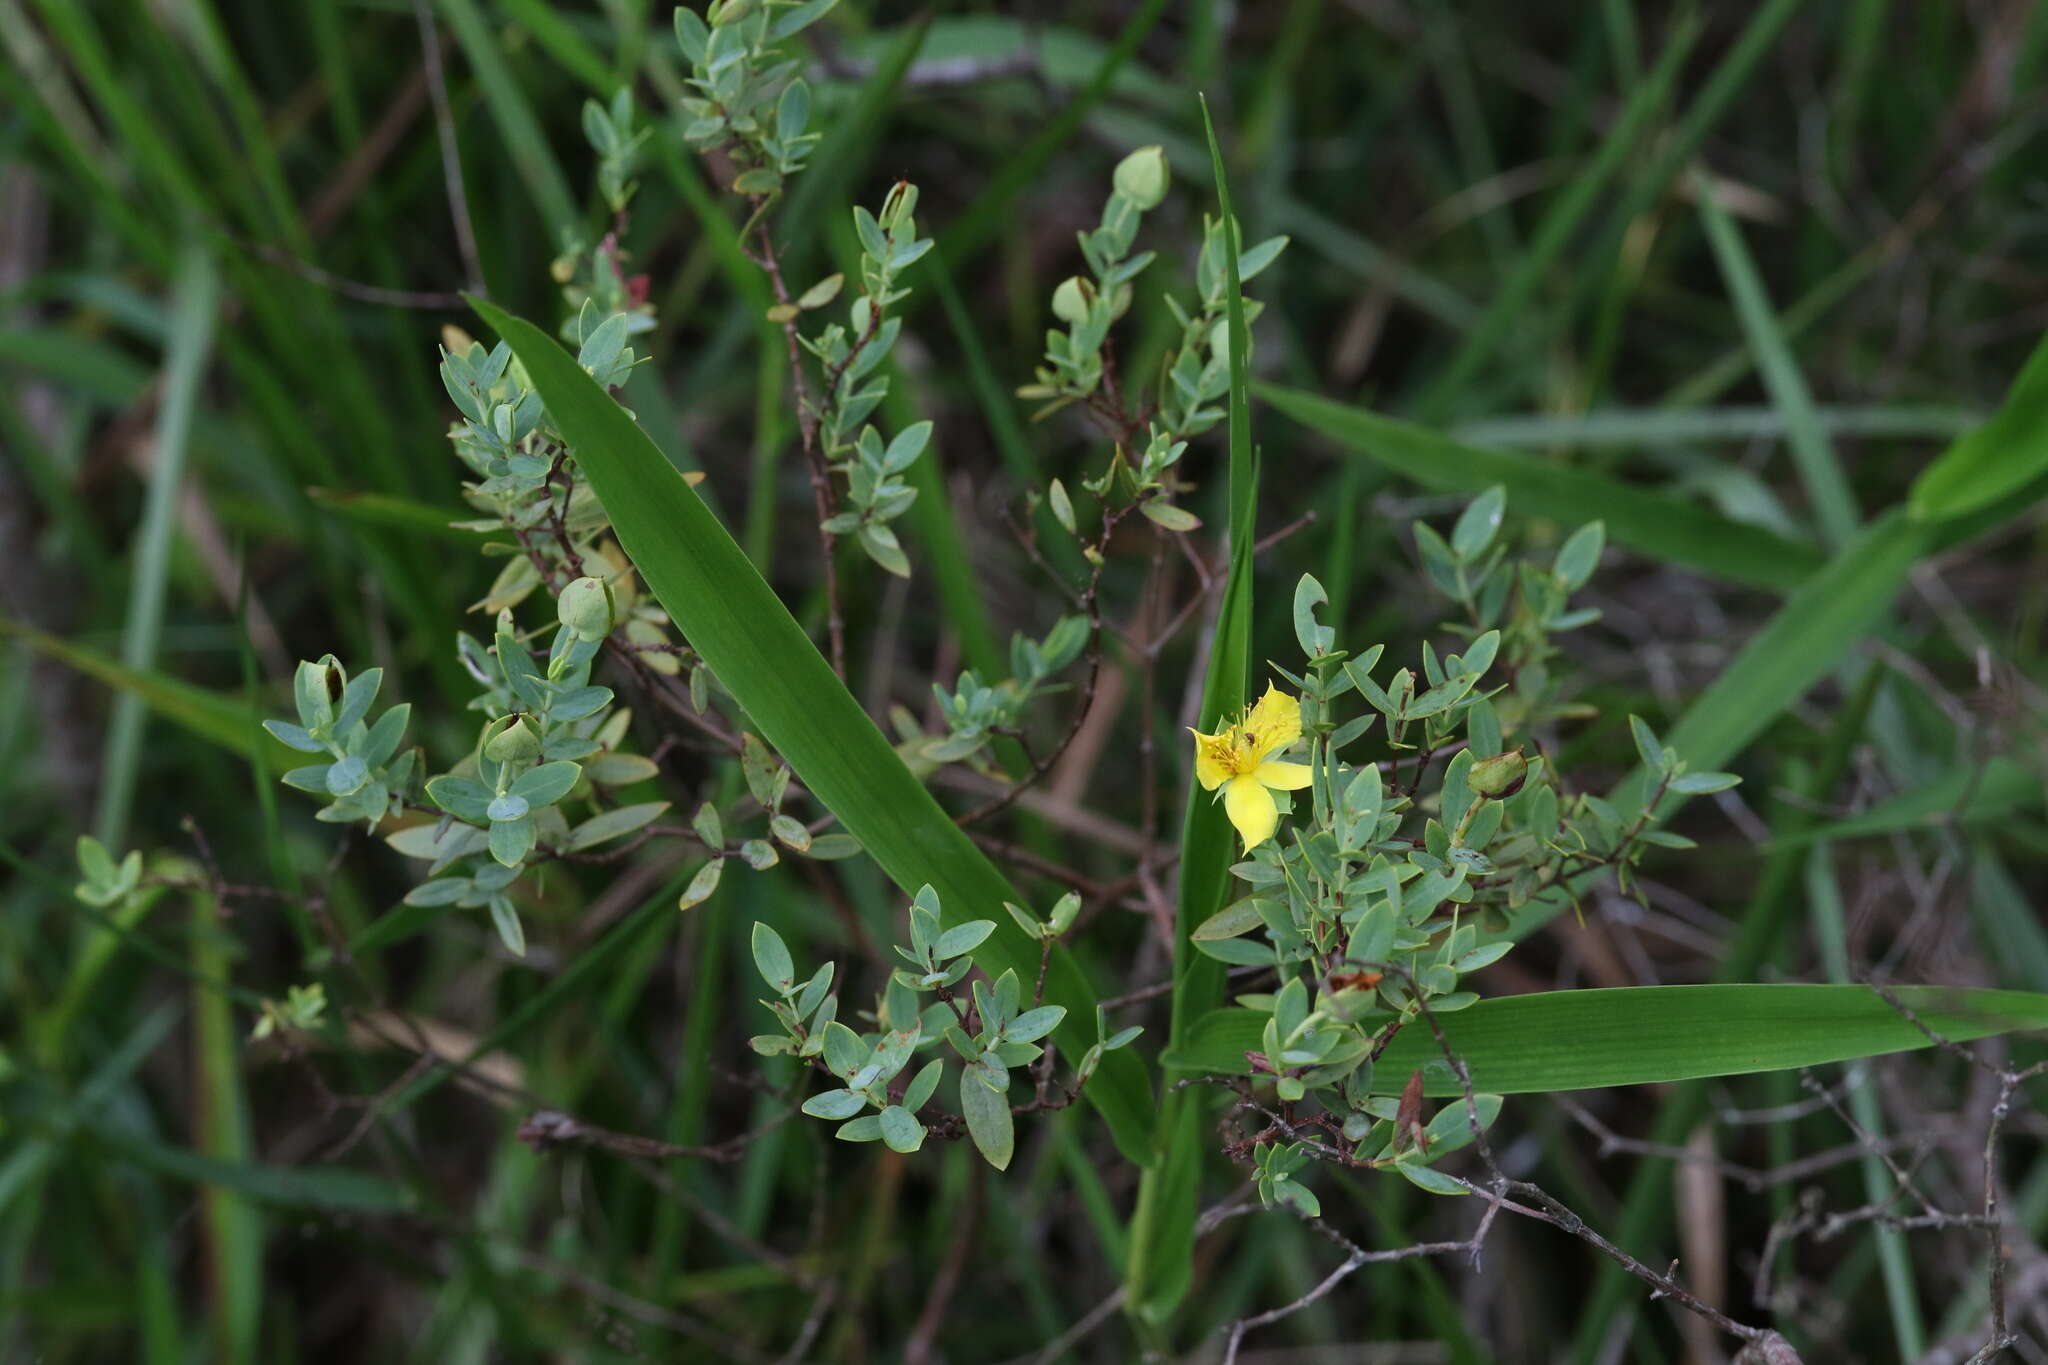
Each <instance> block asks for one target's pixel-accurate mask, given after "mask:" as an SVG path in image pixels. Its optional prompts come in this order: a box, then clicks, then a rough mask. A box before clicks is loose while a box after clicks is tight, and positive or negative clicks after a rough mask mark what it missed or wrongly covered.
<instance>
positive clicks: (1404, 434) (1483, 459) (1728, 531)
mask: <svg viewBox="0 0 2048 1365" xmlns="http://www.w3.org/2000/svg"><path fill="white" fill-rule="evenodd" d="M1256 392H1257V393H1258V395H1259V396H1260V397H1261V398H1264V399H1265V400H1266V401H1267V402H1269V403H1271V404H1272V405H1273V406H1274V407H1276V408H1278V409H1279V410H1280V411H1281V412H1283V413H1285V414H1286V415H1287V416H1289V417H1291V418H1293V419H1294V420H1295V421H1297V422H1300V423H1301V424H1302V425H1303V426H1306V427H1309V428H1310V429H1312V430H1314V431H1317V432H1319V433H1321V434H1322V435H1324V436H1327V437H1329V438H1330V439H1331V440H1333V441H1335V442H1337V443H1338V445H1340V446H1341V447H1343V448H1344V449H1345V450H1347V451H1350V452H1353V453H1355V454H1359V455H1363V456H1366V457H1367V458H1369V459H1371V460H1373V461H1374V462H1376V463H1378V464H1381V465H1384V466H1385V467H1387V468H1389V469H1392V470H1394V471H1395V472H1396V473H1399V474H1402V475H1404V476H1406V477H1408V478H1410V479H1413V480H1414V481H1415V482H1417V483H1420V484H1422V485H1423V486H1425V487H1428V488H1437V489H1443V490H1445V491H1447V492H1458V493H1479V492H1483V491H1484V490H1486V489H1488V488H1491V487H1492V486H1494V485H1495V484H1500V485H1502V486H1503V487H1505V488H1506V489H1507V491H1508V503H1509V505H1510V506H1511V507H1513V508H1514V509H1515V510H1516V511H1518V512H1522V513H1527V514H1533V515H1535V516H1540V517H1549V518H1550V519H1552V520H1554V521H1560V522H1563V523H1565V524H1567V525H1573V526H1576V525H1579V524H1581V523H1583V522H1589V521H1593V520H1596V519H1597V520H1601V521H1605V522H1606V523H1607V536H1608V539H1610V540H1612V541H1614V542H1615V543H1616V544H1619V545H1626V546H1628V547H1629V548H1630V549H1632V550H1636V551H1639V552H1640V553H1642V554H1645V555H1649V556H1650V557H1652V558H1654V559H1657V560H1660V561H1663V562H1665V563H1669V564H1676V565H1680V566H1682V567H1684V568H1688V569H1696V570H1698V571H1699V572H1701V573H1705V574H1711V575H1712V576H1714V577H1716V578H1723V579H1727V580H1728V581H1730V582H1733V583H1742V584H1746V585H1748V586H1751V587H1759V588H1770V589H1773V590H1775V591H1780V592H1783V591H1787V590H1790V589H1792V588H1794V587H1796V586H1798V585H1799V584H1800V583H1802V582H1804V581H1806V579H1807V578H1808V577H1809V576H1811V575H1812V574H1813V572H1814V571H1815V570H1817V569H1818V568H1820V566H1821V556H1820V555H1819V554H1818V553H1816V552H1815V551H1814V550H1813V549H1812V548H1811V547H1810V546H1806V545H1801V544H1799V543H1798V542H1797V541H1791V540H1787V539H1785V538H1784V537H1783V536H1781V535H1778V534H1777V533H1775V532H1772V531H1767V530H1765V529H1763V528H1762V527H1760V526H1751V525H1748V524H1746V523H1744V522H1739V521H1731V520H1730V519H1729V518H1727V517H1724V516H1722V515H1721V514H1720V513H1718V512H1713V511H1710V510H1708V509H1707V508H1704V507H1698V506H1695V505H1694V504H1692V503H1688V502H1681V501H1679V500H1678V499H1676V498H1670V497H1665V496H1663V495H1662V494H1658V493H1652V492H1647V491H1645V490H1643V489H1641V488H1638V487H1636V486H1634V485H1632V484H1627V483H1623V482H1621V481H1620V480H1619V479H1615V478H1612V477H1610V476H1608V475H1605V474H1595V473H1591V472H1588V471H1586V470H1583V469H1573V468H1571V467H1570V466H1567V465H1558V464H1551V463H1548V462H1546V461H1543V460H1538V459H1534V458H1532V457H1530V456H1527V455H1519V454H1515V453H1513V452H1510V451H1504V450H1488V449H1485V448H1483V447H1480V446H1473V445H1465V444H1463V443H1461V442H1458V441H1454V440H1452V439H1450V438H1449V437H1447V436H1442V435H1439V434H1438V433H1436V432H1434V431H1431V430H1429V429H1428V428H1426V427H1422V426H1418V425H1416V424H1415V423H1413V422H1404V421H1401V420H1399V419H1398V418H1393V417H1387V416H1383V415H1381V414H1379V413H1376V412H1368V411H1366V410H1364V409H1363V408H1356V407H1351V406H1349V405H1347V404H1344V403H1337V402H1333V401H1331V400H1330V399H1327V398H1322V397H1318V396H1317V395H1315V394H1312V393H1306V392H1304V391H1302V390H1300V389H1286V388H1280V387H1278V386H1276V385H1272V384H1259V385H1257V386H1256Z"/></svg>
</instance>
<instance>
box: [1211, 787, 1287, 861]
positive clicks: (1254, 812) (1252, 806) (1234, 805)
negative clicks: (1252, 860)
mask: <svg viewBox="0 0 2048 1365" xmlns="http://www.w3.org/2000/svg"><path fill="white" fill-rule="evenodd" d="M1223 812H1224V814H1226V815H1228V816H1229V817H1230V823H1231V824H1233V825H1236V826H1237V832H1238V833H1239V834H1241V835H1243V836H1244V846H1245V848H1246V850H1247V851H1249V850H1251V849H1254V848H1257V847H1258V846H1259V845H1260V844H1263V843H1265V842H1266V840H1268V839H1270V838H1272V837H1273V831H1274V830H1275V829H1278V828H1279V827H1280V808H1279V807H1278V806H1276V805H1274V804H1273V794H1272V793H1271V792H1269V791H1267V790H1266V789H1265V788H1264V787H1262V786H1260V785H1259V781H1258V779H1257V778H1255V777H1251V776H1242V777H1233V778H1231V779H1230V783H1229V785H1228V786H1226V787H1224V789H1223Z"/></svg>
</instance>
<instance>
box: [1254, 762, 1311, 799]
mask: <svg viewBox="0 0 2048 1365" xmlns="http://www.w3.org/2000/svg"><path fill="white" fill-rule="evenodd" d="M1252 776H1253V777H1255V778H1257V779H1258V781H1259V784H1260V785H1261V786H1266V787H1278V788H1279V789H1280V790H1281V791H1284V792H1298V791H1300V790H1301V789H1302V788H1303V787H1306V786H1307V785H1308V784H1309V783H1310V782H1312V781H1314V780H1315V779H1314V770H1313V769H1311V768H1310V767H1309V766H1308V764H1306V763H1279V762H1274V761H1272V760H1270V759H1269V760H1267V761H1266V762H1264V763H1261V764H1260V765H1259V766H1258V767H1256V768H1254V769H1252Z"/></svg>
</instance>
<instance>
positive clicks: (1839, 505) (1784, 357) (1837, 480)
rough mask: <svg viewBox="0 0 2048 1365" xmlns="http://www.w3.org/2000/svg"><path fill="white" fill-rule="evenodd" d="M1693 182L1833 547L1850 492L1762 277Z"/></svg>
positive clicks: (1842, 531) (1852, 518)
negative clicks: (1766, 292) (1780, 326)
mask: <svg viewBox="0 0 2048 1365" xmlns="http://www.w3.org/2000/svg"><path fill="white" fill-rule="evenodd" d="M1693 185H1694V198H1695V199H1697V200H1698V203H1699V210H1700V221H1701V222H1702V223H1703V224H1704V225H1705V227H1706V230H1707V242H1708V243H1709V244H1710V245H1711V246H1712V247H1713V249H1714V259H1715V260H1716V261H1717V262H1718V263H1719V264H1720V267H1721V278H1722V280H1723V281H1724V282H1725V283H1726V284H1727V286H1728V293H1729V295H1730V296H1731V298H1732V299H1733V300H1734V303H1735V314H1736V316H1737V317H1738V318H1740V319H1741V320H1742V331H1743V334H1744V335H1745V336H1746V337H1748V339H1749V346H1750V349H1751V350H1753V351H1755V352H1756V359H1757V368H1758V369H1759V370H1760V371H1761V372H1762V373H1763V380H1764V388H1765V389H1766V390H1768V391H1769V393H1770V395H1771V402H1772V403H1773V404H1775V405H1776V407H1777V409H1778V411H1779V412H1780V413H1781V414H1783V416H1784V419H1785V434H1786V436H1787V438H1788V440H1789V443H1790V445H1791V447H1792V459H1793V462H1794V464H1796V465H1797V467H1798V469H1799V480H1800V482H1801V483H1803V484H1804V485H1805V486H1806V497H1807V500H1808V501H1809V502H1810V503H1811V504H1812V505H1813V511H1814V516H1815V518H1816V519H1817V520H1818V521H1819V522H1820V529H1821V534H1822V536H1823V537H1825V539H1826V540H1827V542H1828V544H1830V545H1832V546H1836V547H1839V546H1841V545H1842V544H1843V543H1844V542H1846V541H1847V540H1848V539H1849V537H1850V536H1851V535H1853V534H1855V531H1856V523H1857V522H1858V521H1859V520H1860V519H1861V518H1860V517H1859V515H1858V513H1857V510H1856V496H1855V494H1853V493H1852V492H1850V491H1849V480H1848V479H1847V478H1846V477H1845V476H1844V475H1843V473H1842V465H1841V461H1840V460H1838V459H1837V458H1836V456H1835V450H1834V447H1833V446H1832V445H1830V444H1829V442H1828V438H1827V433H1826V432H1824V431H1823V430H1822V429H1821V424H1820V414H1819V412H1818V410H1817V409H1816V408H1815V405H1814V401H1813V394H1812V393H1811V392H1810V391H1809V390H1808V389H1807V387H1806V378H1805V376H1804V375H1802V374H1800V372H1799V365H1798V362H1796V361H1795V360H1793V358H1792V348H1791V347H1790V346H1789V345H1787V344H1786V341H1785V334H1784V332H1783V331H1782V330H1780V328H1779V326H1778V318H1777V314H1776V313H1775V312H1774V311H1773V310H1772V308H1771V301H1770V298H1769V296H1768V295H1766V294H1765V293H1764V282H1763V277H1762V276H1761V275H1760V274H1758V272H1757V268H1756V262H1755V261H1754V260H1753V259H1752V258H1751V257H1750V254H1749V248H1748V247H1746V246H1744V245H1743V241H1742V233H1741V231H1740V230H1739V229H1737V228H1736V226H1735V223H1734V220H1732V219H1731V218H1729V216H1728V212H1727V210H1726V209H1723V208H1722V207H1721V205H1720V202H1719V201H1718V200H1717V199H1716V198H1715V197H1714V190H1713V187H1712V186H1711V185H1709V184H1708V183H1707V182H1706V180H1705V178H1704V177H1695V178H1694V181H1693Z"/></svg>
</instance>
